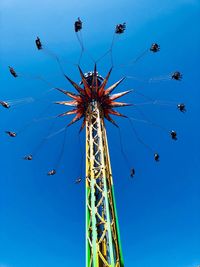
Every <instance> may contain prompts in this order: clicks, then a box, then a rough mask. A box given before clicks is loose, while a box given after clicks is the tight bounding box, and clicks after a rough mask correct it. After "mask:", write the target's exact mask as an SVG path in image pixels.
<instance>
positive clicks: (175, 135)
mask: <svg viewBox="0 0 200 267" xmlns="http://www.w3.org/2000/svg"><path fill="white" fill-rule="evenodd" d="M170 134H171V137H172V139H173V140H177V133H176V132H175V131H173V130H172V131H171V133H170Z"/></svg>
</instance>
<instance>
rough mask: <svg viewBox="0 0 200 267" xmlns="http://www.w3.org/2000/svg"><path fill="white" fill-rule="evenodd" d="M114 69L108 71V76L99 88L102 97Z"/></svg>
mask: <svg viewBox="0 0 200 267" xmlns="http://www.w3.org/2000/svg"><path fill="white" fill-rule="evenodd" d="M112 69H113V68H111V69H110V70H109V72H108V74H107V76H106V78H105V79H104V80H103V82H102V84H101V87H100V88H99V96H100V97H101V96H102V95H103V92H104V90H105V87H106V84H107V82H108V79H109V77H110V74H111V72H112Z"/></svg>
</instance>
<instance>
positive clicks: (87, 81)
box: [56, 64, 131, 129]
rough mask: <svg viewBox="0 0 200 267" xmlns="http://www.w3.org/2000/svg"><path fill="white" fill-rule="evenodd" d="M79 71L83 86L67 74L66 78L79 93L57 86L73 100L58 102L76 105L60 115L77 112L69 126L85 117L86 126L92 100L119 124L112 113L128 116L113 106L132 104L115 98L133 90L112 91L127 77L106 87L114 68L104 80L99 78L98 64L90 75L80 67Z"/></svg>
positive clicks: (110, 119)
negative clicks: (117, 100)
mask: <svg viewBox="0 0 200 267" xmlns="http://www.w3.org/2000/svg"><path fill="white" fill-rule="evenodd" d="M79 72H80V76H81V84H82V87H81V86H80V85H78V84H76V83H75V82H73V81H72V80H71V79H70V78H69V77H67V76H66V75H65V77H66V79H67V80H68V81H69V82H70V83H71V84H72V85H73V87H74V88H75V89H76V91H77V92H78V94H74V93H72V92H69V91H65V90H63V89H60V88H56V89H57V90H58V91H60V92H62V93H63V94H65V95H67V96H69V97H70V98H72V100H70V101H58V102H56V104H61V105H66V106H74V107H75V108H74V109H72V110H69V111H66V112H64V113H62V114H60V115H59V117H61V116H66V115H71V114H75V115H76V116H75V117H74V118H73V120H72V121H71V122H70V123H69V124H68V126H70V125H71V124H73V123H75V122H77V121H78V120H80V119H81V118H84V120H83V123H82V126H81V129H83V128H84V126H85V120H86V113H87V109H88V107H89V105H90V103H91V102H92V101H96V102H97V103H98V104H99V106H100V107H101V113H102V116H103V117H104V118H106V119H107V120H108V121H110V122H111V123H113V124H114V125H116V126H117V124H116V123H115V122H114V120H113V119H112V118H111V117H110V115H116V116H120V117H126V116H125V115H123V114H121V113H119V112H118V111H116V110H114V109H113V108H118V107H124V106H130V105H131V104H128V103H122V102H115V100H116V99H118V98H120V97H122V96H124V95H126V94H128V93H129V92H131V90H128V91H124V92H121V93H117V94H112V92H113V91H114V89H115V88H116V87H117V86H118V85H119V84H120V83H121V82H122V81H123V80H124V79H125V78H122V79H120V80H119V81H118V82H116V83H114V84H113V85H111V86H110V87H108V88H107V89H106V85H107V82H108V79H109V77H110V74H111V72H112V68H111V69H110V71H109V72H108V74H107V76H106V78H105V79H103V81H102V78H99V77H100V76H99V75H98V73H97V69H96V64H95V67H94V71H93V72H90V75H89V76H88V75H87V76H86V75H84V74H83V72H82V70H81V68H80V67H79Z"/></svg>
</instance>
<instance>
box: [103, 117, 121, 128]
mask: <svg viewBox="0 0 200 267" xmlns="http://www.w3.org/2000/svg"><path fill="white" fill-rule="evenodd" d="M104 116H105V118H106V119H107V120H108V121H109V122H111V123H112V124H114V125H115V126H116V127H117V128H119V126H118V125H117V123H116V122H115V121H114V120H113V119H112V118H111V117H110V116H109V115H108V114H106V113H105V114H104Z"/></svg>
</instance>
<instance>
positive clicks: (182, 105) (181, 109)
mask: <svg viewBox="0 0 200 267" xmlns="http://www.w3.org/2000/svg"><path fill="white" fill-rule="evenodd" d="M177 108H178V109H179V110H180V111H181V112H186V109H185V104H184V103H181V104H178V105H177Z"/></svg>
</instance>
